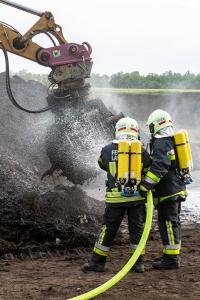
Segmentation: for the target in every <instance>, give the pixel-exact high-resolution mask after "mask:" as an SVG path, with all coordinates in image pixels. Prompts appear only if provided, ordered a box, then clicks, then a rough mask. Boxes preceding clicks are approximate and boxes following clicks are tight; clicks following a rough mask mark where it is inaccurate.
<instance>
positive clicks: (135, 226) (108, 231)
mask: <svg viewBox="0 0 200 300" xmlns="http://www.w3.org/2000/svg"><path fill="white" fill-rule="evenodd" d="M139 138H140V137H139V128H138V123H137V122H136V121H135V120H134V119H132V118H129V117H125V118H122V119H120V120H119V121H118V122H117V124H116V126H115V140H114V141H113V142H112V143H110V144H108V145H107V146H105V147H103V149H102V150H101V155H100V157H99V160H98V163H99V166H100V168H101V169H103V170H104V171H106V172H107V180H106V187H107V188H106V199H105V202H106V208H105V212H104V217H103V225H102V228H101V230H100V232H99V234H98V236H97V239H96V243H95V245H94V248H93V252H92V255H91V259H90V261H89V262H88V263H86V264H84V266H83V271H84V272H87V271H95V272H103V271H104V265H105V263H106V258H107V256H108V253H109V250H110V247H111V246H112V244H113V240H114V238H115V236H116V233H117V231H118V228H119V226H120V224H121V222H122V220H123V217H124V215H125V214H127V216H128V229H129V236H130V246H131V253H133V252H134V251H135V249H136V248H137V245H138V243H139V241H140V238H141V236H142V233H143V226H144V222H145V219H146V206H145V198H144V197H142V196H141V195H140V194H139V192H138V190H136V191H134V193H132V194H130V193H129V194H126V193H124V192H123V190H122V185H121V184H119V182H118V181H117V173H118V144H119V143H120V141H122V140H123V141H124V140H125V142H126V141H130V142H133V140H135V141H136V142H139V143H140V141H138V139H139ZM140 145H141V143H140ZM119 154H120V152H119ZM140 157H141V160H142V168H143V170H144V169H145V168H146V167H147V166H148V165H149V164H150V158H149V154H148V153H147V151H146V150H144V149H143V148H142V147H141V151H140ZM140 173H141V172H140ZM129 187H132V185H131V183H130V182H129V181H128V182H127V184H126V188H129ZM136 189H139V188H138V187H137V188H136ZM128 191H129V189H128ZM144 252H145V251H144V250H143V253H142V255H141V256H140V257H139V258H138V260H137V262H136V264H135V266H134V267H133V269H132V270H133V271H136V272H144V260H143V255H144Z"/></svg>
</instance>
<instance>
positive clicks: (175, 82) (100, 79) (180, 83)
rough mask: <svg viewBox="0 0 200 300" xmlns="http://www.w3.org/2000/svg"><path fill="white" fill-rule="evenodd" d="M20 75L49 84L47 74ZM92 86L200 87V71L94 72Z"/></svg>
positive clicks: (23, 71) (25, 73)
mask: <svg viewBox="0 0 200 300" xmlns="http://www.w3.org/2000/svg"><path fill="white" fill-rule="evenodd" d="M14 75H18V76H20V77H22V78H23V79H25V80H36V81H39V82H41V83H42V84H44V85H49V82H48V75H47V74H33V73H30V72H28V71H26V70H21V71H19V72H18V73H15V74H14ZM90 82H91V85H92V87H99V88H108V87H111V88H126V89H131V88H137V89H200V73H199V74H196V75H195V74H193V73H191V72H190V71H188V72H186V73H185V74H181V73H175V72H172V71H167V72H164V73H162V74H156V73H149V74H147V75H141V74H140V72H138V71H133V72H130V73H123V72H118V73H115V74H112V75H111V76H108V75H100V74H92V75H91V79H90Z"/></svg>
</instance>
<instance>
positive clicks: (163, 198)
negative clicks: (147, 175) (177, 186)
mask: <svg viewBox="0 0 200 300" xmlns="http://www.w3.org/2000/svg"><path fill="white" fill-rule="evenodd" d="M187 194H188V193H187V191H181V192H178V193H176V194H173V195H169V196H165V197H160V198H159V200H160V201H163V200H166V199H168V198H171V197H174V196H177V195H187Z"/></svg>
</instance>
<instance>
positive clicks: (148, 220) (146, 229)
mask: <svg viewBox="0 0 200 300" xmlns="http://www.w3.org/2000/svg"><path fill="white" fill-rule="evenodd" d="M152 217H153V199H152V193H151V191H149V192H148V194H147V217H146V223H145V226H144V231H143V234H142V237H141V239H140V242H139V244H138V247H137V249H136V250H135V252H134V254H133V255H132V256H131V258H130V259H129V261H128V262H127V263H126V265H125V266H124V267H123V268H122V269H121V270H120V271H119V272H118V273H117V274H116V275H115V276H114V277H112V278H111V279H109V280H108V281H107V282H105V283H104V284H102V285H100V286H99V287H97V288H95V289H93V290H91V291H89V292H87V293H84V294H82V295H79V296H76V297H73V298H69V299H67V300H87V299H91V298H94V297H96V296H98V295H100V294H101V293H103V292H105V291H106V290H108V289H109V288H111V287H112V286H113V285H115V284H116V283H118V282H119V281H120V280H121V279H122V278H123V277H124V276H125V275H126V274H127V273H128V272H129V271H130V269H131V268H132V267H133V265H134V264H135V262H136V261H137V259H138V257H139V256H140V254H141V252H142V250H143V249H144V247H145V244H146V242H147V239H148V236H149V232H150V229H151V223H152Z"/></svg>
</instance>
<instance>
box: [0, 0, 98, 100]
mask: <svg viewBox="0 0 200 300" xmlns="http://www.w3.org/2000/svg"><path fill="white" fill-rule="evenodd" d="M0 4H5V5H8V6H11V7H14V8H17V9H20V10H23V11H26V12H28V13H31V14H34V15H36V16H38V17H39V20H38V21H37V22H36V23H35V24H34V25H33V26H32V27H31V28H30V29H28V31H27V32H25V33H24V34H21V33H20V32H18V31H17V30H16V29H15V28H13V27H12V26H11V25H8V24H7V23H5V22H1V21H0V48H2V49H3V50H4V54H5V51H6V52H7V51H8V52H11V53H13V54H16V55H18V56H21V57H24V58H26V59H29V60H32V61H34V62H36V63H38V64H40V65H43V66H47V67H50V68H51V72H50V74H49V81H50V82H51V90H52V91H54V94H55V95H56V96H57V97H59V96H62V97H63V96H66V97H70V98H72V99H73V97H75V95H76V97H77V96H78V95H79V94H81V96H83V95H84V94H85V93H86V94H87V89H88V85H86V84H85V79H86V78H88V77H90V73H91V68H92V59H91V52H92V49H91V46H90V45H89V43H87V42H84V43H82V44H77V43H68V42H67V41H66V39H65V37H64V35H63V32H62V27H61V26H60V25H58V24H56V23H55V20H54V17H53V15H52V13H51V12H48V11H46V12H40V11H37V10H35V9H31V8H28V7H26V6H23V5H19V4H16V3H15V2H13V1H10V0H0ZM41 33H44V34H46V35H48V37H49V38H50V39H51V41H52V43H53V46H52V47H50V48H43V47H41V46H40V45H38V44H37V43H34V42H33V41H32V39H33V38H34V36H36V35H38V34H41ZM55 39H56V41H57V43H56V42H55ZM55 87H56V88H55ZM55 91H56V92H55Z"/></svg>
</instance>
